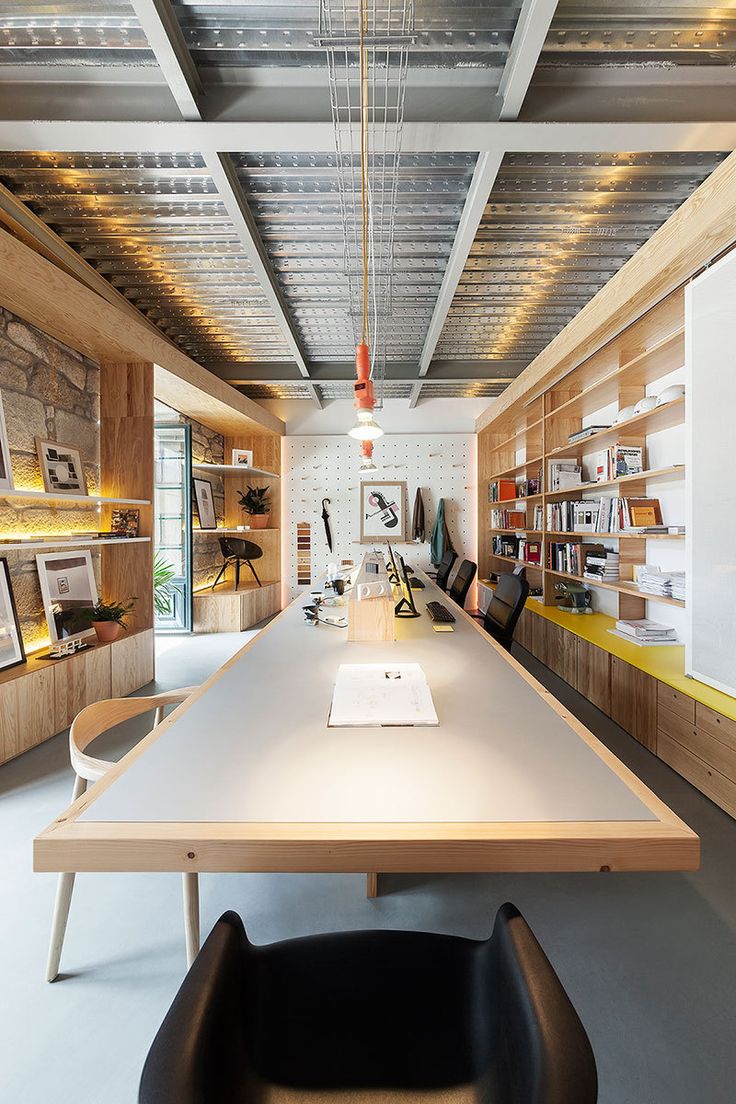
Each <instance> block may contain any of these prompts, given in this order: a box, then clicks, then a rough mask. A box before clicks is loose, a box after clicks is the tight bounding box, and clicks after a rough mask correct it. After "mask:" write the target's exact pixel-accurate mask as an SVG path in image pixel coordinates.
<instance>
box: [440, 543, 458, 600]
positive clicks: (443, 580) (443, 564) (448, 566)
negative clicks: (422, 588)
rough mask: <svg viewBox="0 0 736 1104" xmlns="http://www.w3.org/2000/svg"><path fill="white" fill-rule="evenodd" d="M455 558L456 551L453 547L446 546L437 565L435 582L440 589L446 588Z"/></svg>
mask: <svg viewBox="0 0 736 1104" xmlns="http://www.w3.org/2000/svg"><path fill="white" fill-rule="evenodd" d="M456 559H457V552H455V550H454V549H453V548H448V549H447V551H446V552H445V554H444V556H443V557H442V559H441V560H440V562H439V564H438V565H437V576H436V578H435V582H436V583H437V586H438V587H439V588H440V590H444V591H446V590H447V584H448V582H449V580H450V572H451V571H452V568H453V565H454V563H455V560H456Z"/></svg>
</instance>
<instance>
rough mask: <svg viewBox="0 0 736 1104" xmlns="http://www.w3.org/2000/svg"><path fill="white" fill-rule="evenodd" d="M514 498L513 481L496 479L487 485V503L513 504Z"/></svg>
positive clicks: (514, 486)
mask: <svg viewBox="0 0 736 1104" xmlns="http://www.w3.org/2000/svg"><path fill="white" fill-rule="evenodd" d="M515 498H516V483H515V482H514V480H513V479H498V480H496V482H495V483H489V484H488V501H489V502H513V501H514V499H515Z"/></svg>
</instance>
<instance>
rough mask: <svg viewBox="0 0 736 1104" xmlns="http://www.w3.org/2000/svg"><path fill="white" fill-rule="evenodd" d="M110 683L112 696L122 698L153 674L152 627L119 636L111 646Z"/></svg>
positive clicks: (147, 680) (150, 678) (143, 683)
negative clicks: (129, 634)
mask: <svg viewBox="0 0 736 1104" xmlns="http://www.w3.org/2000/svg"><path fill="white" fill-rule="evenodd" d="M110 661H111V662H110V684H111V690H112V697H113V698H124V697H125V696H126V695H127V694H131V693H132V692H133V690H138V688H139V687H141V686H145V685H146V683H148V682H151V681H152V680H153V676H154V635H153V629H147V630H146V631H145V632H140V633H136V634H135V635H134V636H127V637H125V636H124V637H121V638H120V639H119V640H116V641H115V643H114V645H113V646H112V648H111V656H110Z"/></svg>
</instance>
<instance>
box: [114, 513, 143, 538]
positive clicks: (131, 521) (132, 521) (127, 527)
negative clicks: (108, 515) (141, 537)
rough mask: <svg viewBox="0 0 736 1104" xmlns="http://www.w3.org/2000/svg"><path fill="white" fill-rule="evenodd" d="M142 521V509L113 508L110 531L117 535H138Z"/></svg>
mask: <svg viewBox="0 0 736 1104" xmlns="http://www.w3.org/2000/svg"><path fill="white" fill-rule="evenodd" d="M140 521H141V512H140V510H113V512H112V523H111V525H110V531H111V533H112V534H113V536H115V537H137V536H138V529H139V526H140Z"/></svg>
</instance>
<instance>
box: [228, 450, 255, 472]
mask: <svg viewBox="0 0 736 1104" xmlns="http://www.w3.org/2000/svg"><path fill="white" fill-rule="evenodd" d="M232 463H233V464H234V465H235V467H236V468H252V467H253V449H233V458H232Z"/></svg>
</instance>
